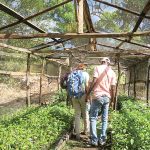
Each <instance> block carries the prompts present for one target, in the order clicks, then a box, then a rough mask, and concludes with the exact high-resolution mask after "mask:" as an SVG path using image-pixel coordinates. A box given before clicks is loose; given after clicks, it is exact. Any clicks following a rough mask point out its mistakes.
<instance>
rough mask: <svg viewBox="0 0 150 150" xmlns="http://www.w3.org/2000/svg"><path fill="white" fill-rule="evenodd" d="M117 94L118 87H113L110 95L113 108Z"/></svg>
mask: <svg viewBox="0 0 150 150" xmlns="http://www.w3.org/2000/svg"><path fill="white" fill-rule="evenodd" d="M115 93H116V86H115V85H111V89H110V94H111V100H110V106H111V107H113V104H114V101H115Z"/></svg>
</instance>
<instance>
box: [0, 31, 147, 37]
mask: <svg viewBox="0 0 150 150" xmlns="http://www.w3.org/2000/svg"><path fill="white" fill-rule="evenodd" d="M132 34H133V35H132ZM131 35H132V36H150V31H143V32H135V33H132V32H122V33H81V34H78V33H39V34H28V35H19V34H15V33H12V34H0V39H31V38H47V37H49V38H114V37H130V36H131Z"/></svg>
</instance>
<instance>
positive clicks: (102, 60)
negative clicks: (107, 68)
mask: <svg viewBox="0 0 150 150" xmlns="http://www.w3.org/2000/svg"><path fill="white" fill-rule="evenodd" d="M101 62H107V63H109V64H110V59H109V58H108V57H103V58H102V59H101Z"/></svg>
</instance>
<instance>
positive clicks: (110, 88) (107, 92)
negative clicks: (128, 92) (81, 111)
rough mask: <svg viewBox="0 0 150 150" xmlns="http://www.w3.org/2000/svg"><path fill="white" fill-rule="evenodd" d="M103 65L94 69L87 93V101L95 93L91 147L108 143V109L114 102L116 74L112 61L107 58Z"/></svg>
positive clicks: (91, 122) (92, 111) (92, 107)
mask: <svg viewBox="0 0 150 150" xmlns="http://www.w3.org/2000/svg"><path fill="white" fill-rule="evenodd" d="M100 62H101V65H99V66H96V67H95V68H94V75H93V82H92V84H91V85H90V88H89V91H88V92H87V96H86V99H87V98H88V95H89V94H90V92H91V91H93V96H94V98H93V100H92V104H91V109H90V136H91V141H90V145H92V146H98V144H100V145H104V144H105V142H106V138H107V137H106V130H107V124H108V109H109V104H110V105H111V104H112V103H113V102H114V97H115V85H116V74H115V72H114V71H113V70H112V69H111V67H110V66H109V65H110V60H109V58H107V57H104V58H102V59H101V61H100ZM99 110H100V111H101V115H102V116H101V123H102V128H101V133H100V136H99V137H98V136H97V131H96V122H97V118H98V112H99Z"/></svg>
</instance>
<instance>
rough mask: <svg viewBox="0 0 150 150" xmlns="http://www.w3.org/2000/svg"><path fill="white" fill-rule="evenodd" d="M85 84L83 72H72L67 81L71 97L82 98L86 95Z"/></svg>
mask: <svg viewBox="0 0 150 150" xmlns="http://www.w3.org/2000/svg"><path fill="white" fill-rule="evenodd" d="M83 83H84V77H83V73H82V71H81V70H75V71H73V72H71V73H70V74H69V76H68V81H67V88H68V93H69V96H71V97H73V98H81V97H82V96H83V95H84V93H85V91H84V88H83Z"/></svg>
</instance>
